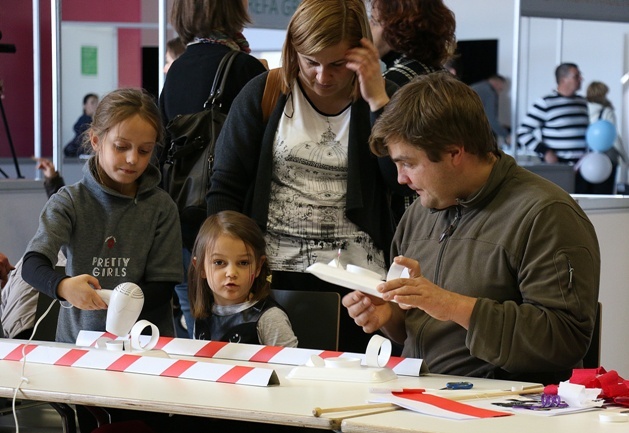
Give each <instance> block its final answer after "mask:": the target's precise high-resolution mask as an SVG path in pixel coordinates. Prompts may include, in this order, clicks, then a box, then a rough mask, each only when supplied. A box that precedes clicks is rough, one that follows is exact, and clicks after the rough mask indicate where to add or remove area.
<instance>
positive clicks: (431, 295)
mask: <svg viewBox="0 0 629 433" xmlns="http://www.w3.org/2000/svg"><path fill="white" fill-rule="evenodd" d="M395 263H398V264H400V265H403V266H406V267H407V268H409V275H410V278H396V279H395V280H391V281H387V282H385V283H382V284H380V285H379V286H378V291H379V292H381V293H382V298H383V299H384V300H385V301H395V302H397V303H398V304H399V305H400V308H402V309H411V308H419V309H420V310H423V311H425V312H426V313H427V314H429V315H430V316H432V317H434V318H435V319H437V320H443V321H445V320H451V321H453V322H455V323H458V324H459V325H461V326H462V327H464V328H465V329H467V328H468V327H469V324H470V317H471V315H472V310H473V309H474V305H475V304H476V298H471V297H469V296H463V295H459V294H457V293H453V292H450V291H449V290H446V289H443V288H441V287H439V286H437V285H436V284H433V283H432V282H430V281H428V280H427V279H426V278H424V277H423V276H422V275H421V267H420V265H419V262H417V261H416V260H412V259H408V258H406V257H396V258H395Z"/></svg>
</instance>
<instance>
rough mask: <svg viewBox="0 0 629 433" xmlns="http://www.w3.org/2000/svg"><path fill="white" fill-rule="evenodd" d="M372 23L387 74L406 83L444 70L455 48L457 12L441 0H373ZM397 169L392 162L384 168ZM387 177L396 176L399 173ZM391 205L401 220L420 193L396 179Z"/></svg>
mask: <svg viewBox="0 0 629 433" xmlns="http://www.w3.org/2000/svg"><path fill="white" fill-rule="evenodd" d="M370 3H371V18H370V20H369V25H370V27H371V33H372V34H373V41H374V45H375V46H376V48H377V49H378V55H379V56H380V60H382V62H383V63H384V64H385V67H386V69H385V71H384V77H385V78H386V79H388V80H391V81H393V82H394V83H395V84H397V85H398V86H400V87H401V86H403V85H405V84H406V83H408V82H409V81H410V80H412V79H413V78H415V77H418V76H420V75H424V74H429V73H431V72H435V71H442V70H444V66H443V64H444V63H445V62H446V61H447V60H448V59H449V58H450V57H451V56H452V55H453V54H454V50H455V49H456V38H455V31H456V20H455V18H454V13H453V12H452V11H451V10H450V9H448V7H447V6H446V5H445V4H444V3H443V1H441V0H396V1H393V2H392V1H389V0H371V2H370ZM387 167H388V168H390V169H392V170H395V167H394V166H393V165H392V164H386V165H385V166H384V168H387ZM386 178H391V179H394V180H395V178H396V174H395V173H394V174H392V175H388V176H386ZM389 187H390V188H391V190H392V193H393V194H392V196H391V209H392V210H393V214H394V218H395V221H396V222H397V221H399V220H400V219H401V218H402V215H403V214H404V211H405V210H406V209H407V208H408V206H410V205H411V203H413V200H415V197H417V194H415V192H414V191H412V190H411V189H409V188H408V187H407V186H406V185H400V184H399V183H397V182H396V181H394V182H393V184H392V185H389Z"/></svg>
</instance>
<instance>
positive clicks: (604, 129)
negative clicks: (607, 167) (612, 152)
mask: <svg viewBox="0 0 629 433" xmlns="http://www.w3.org/2000/svg"><path fill="white" fill-rule="evenodd" d="M615 140H616V127H615V126H614V124H613V123H611V122H609V121H608V120H597V121H596V122H594V123H592V124H590V126H588V129H587V132H586V133H585V141H586V142H587V144H588V146H589V147H590V149H592V150H594V151H596V152H606V151H608V150H609V149H611V148H612V147H614V141H615Z"/></svg>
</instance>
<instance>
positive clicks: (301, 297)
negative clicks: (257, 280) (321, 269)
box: [271, 289, 341, 351]
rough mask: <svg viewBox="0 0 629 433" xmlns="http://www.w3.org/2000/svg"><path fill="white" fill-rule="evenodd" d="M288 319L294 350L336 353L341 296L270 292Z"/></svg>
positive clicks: (318, 293)
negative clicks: (302, 349)
mask: <svg viewBox="0 0 629 433" xmlns="http://www.w3.org/2000/svg"><path fill="white" fill-rule="evenodd" d="M271 296H273V299H275V301H277V303H278V304H280V305H281V306H282V307H283V308H284V310H285V311H286V314H288V318H289V319H290V322H291V325H292V327H293V331H294V332H295V335H296V336H297V339H298V340H299V342H298V347H300V348H304V349H322V350H334V351H336V350H338V347H339V320H340V314H341V296H340V295H339V294H338V293H335V292H309V291H304V290H280V289H271Z"/></svg>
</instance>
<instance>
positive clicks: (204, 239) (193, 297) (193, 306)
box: [188, 211, 271, 319]
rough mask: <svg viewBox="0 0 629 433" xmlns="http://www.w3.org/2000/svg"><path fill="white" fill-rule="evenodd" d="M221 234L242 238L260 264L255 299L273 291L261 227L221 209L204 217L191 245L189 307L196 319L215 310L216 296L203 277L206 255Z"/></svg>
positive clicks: (245, 218)
mask: <svg viewBox="0 0 629 433" xmlns="http://www.w3.org/2000/svg"><path fill="white" fill-rule="evenodd" d="M221 235H228V236H232V237H234V238H238V239H240V240H242V242H243V243H244V244H245V247H246V248H247V250H249V251H250V252H251V254H252V255H253V258H254V260H255V265H254V266H260V274H259V275H258V276H257V277H256V279H255V280H254V281H253V285H252V286H251V293H252V294H253V300H256V301H257V300H260V299H264V298H266V297H267V296H269V294H270V293H271V291H270V290H271V289H270V284H269V281H268V277H269V275H271V269H270V267H269V264H268V261H267V260H266V259H264V257H265V256H266V241H265V240H264V235H263V234H262V230H260V227H258V225H257V224H256V222H255V221H254V220H252V219H251V218H249V217H248V216H246V215H243V214H241V213H239V212H235V211H222V212H219V213H217V214H214V215H211V216H209V217H208V218H207V219H206V220H205V222H204V223H203V225H202V226H201V229H200V230H199V234H198V235H197V239H196V241H195V242H194V247H193V248H192V257H193V263H192V264H191V265H190V267H189V268H188V296H189V298H190V310H191V312H192V316H193V317H194V318H195V319H202V318H205V317H208V316H209V314H210V312H211V310H212V308H211V307H212V304H213V303H214V296H213V293H212V289H211V288H210V286H209V285H208V283H207V278H204V277H203V276H202V275H203V272H202V270H203V269H204V267H205V260H206V256H207V255H208V254H211V253H212V250H213V249H214V245H215V243H216V239H218V237H219V236H221ZM261 262H262V264H261V265H260V263H261Z"/></svg>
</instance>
